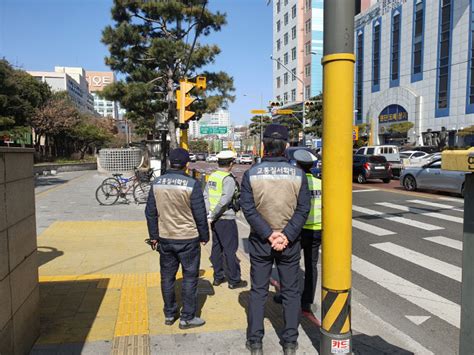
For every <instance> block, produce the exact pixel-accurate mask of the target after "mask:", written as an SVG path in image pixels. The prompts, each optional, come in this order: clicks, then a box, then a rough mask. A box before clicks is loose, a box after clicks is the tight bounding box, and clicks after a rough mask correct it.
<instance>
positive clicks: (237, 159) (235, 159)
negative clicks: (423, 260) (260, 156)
mask: <svg viewBox="0 0 474 355" xmlns="http://www.w3.org/2000/svg"><path fill="white" fill-rule="evenodd" d="M234 164H240V154H237V155H236V156H235V158H234Z"/></svg>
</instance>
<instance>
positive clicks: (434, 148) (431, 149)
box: [400, 145, 439, 154]
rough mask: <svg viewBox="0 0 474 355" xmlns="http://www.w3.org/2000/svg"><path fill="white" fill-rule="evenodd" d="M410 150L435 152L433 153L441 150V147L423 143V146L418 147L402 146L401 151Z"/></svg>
mask: <svg viewBox="0 0 474 355" xmlns="http://www.w3.org/2000/svg"><path fill="white" fill-rule="evenodd" d="M408 150H416V151H419V152H425V153H428V154H433V153H437V152H439V148H438V147H437V146H435V145H423V146H418V147H414V146H406V147H402V148H400V152H405V151H408Z"/></svg>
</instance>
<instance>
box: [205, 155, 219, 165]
mask: <svg viewBox="0 0 474 355" xmlns="http://www.w3.org/2000/svg"><path fill="white" fill-rule="evenodd" d="M206 161H207V162H208V163H217V155H216V154H209V156H208V157H207V158H206Z"/></svg>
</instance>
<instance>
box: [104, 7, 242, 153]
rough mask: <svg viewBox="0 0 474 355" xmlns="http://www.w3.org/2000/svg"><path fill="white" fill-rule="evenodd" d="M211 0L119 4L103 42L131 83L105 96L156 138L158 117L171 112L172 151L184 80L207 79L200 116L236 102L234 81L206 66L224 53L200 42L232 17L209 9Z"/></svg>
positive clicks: (125, 82)
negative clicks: (178, 94) (179, 90)
mask: <svg viewBox="0 0 474 355" xmlns="http://www.w3.org/2000/svg"><path fill="white" fill-rule="evenodd" d="M206 4H207V0H168V1H143V0H114V6H113V8H112V19H113V21H114V24H113V25H112V26H107V27H106V28H105V29H104V31H103V35H102V42H103V43H104V44H106V45H107V46H108V48H109V52H110V55H109V56H108V57H107V58H106V59H105V61H106V64H107V65H109V66H110V67H111V68H112V70H114V71H116V72H118V73H120V74H123V75H124V77H125V79H124V80H121V81H119V82H117V83H114V84H112V85H109V86H108V87H106V88H105V90H104V91H103V95H104V96H105V97H106V98H108V99H111V100H117V101H119V102H120V103H121V105H122V107H124V108H125V109H126V110H127V111H128V118H129V119H131V120H132V121H133V122H134V123H135V124H136V126H137V129H139V130H140V131H142V132H143V133H148V134H152V135H156V122H155V121H156V119H155V117H156V115H157V113H159V112H165V113H166V117H167V124H168V129H169V132H170V137H171V142H170V143H171V147H172V148H174V147H176V146H177V139H176V135H175V132H176V128H177V118H176V117H177V115H176V102H175V96H176V95H175V90H176V89H177V87H178V83H179V79H180V78H184V77H188V78H193V77H195V76H197V75H204V76H206V78H207V90H206V92H205V96H204V95H203V93H197V94H198V95H200V96H201V100H200V101H198V102H196V104H195V105H194V106H193V109H194V110H195V111H196V113H197V115H198V116H199V115H201V114H203V113H205V112H213V111H215V110H217V109H218V108H220V107H225V106H226V104H227V103H228V102H229V101H233V100H234V96H232V92H233V91H234V87H233V79H232V77H230V76H229V75H227V74H226V73H225V72H222V71H219V72H208V71H203V70H202V68H204V67H206V66H207V65H209V64H212V63H214V60H215V58H216V56H217V55H218V54H219V53H220V49H219V47H218V46H216V45H209V44H202V43H200V42H199V38H202V37H206V36H209V35H210V34H211V33H212V32H213V31H220V30H221V28H222V26H224V25H225V24H226V16H225V14H223V13H220V12H218V11H217V12H215V13H213V12H211V11H209V10H208V9H206Z"/></svg>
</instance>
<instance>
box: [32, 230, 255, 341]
mask: <svg viewBox="0 0 474 355" xmlns="http://www.w3.org/2000/svg"><path fill="white" fill-rule="evenodd" d="M146 234H147V229H146V223H145V222H135V221H130V222H127V221H98V222H55V223H54V224H53V225H51V226H50V227H49V228H48V229H47V230H46V231H45V232H44V233H43V234H42V235H41V236H40V237H39V238H38V245H40V246H44V247H49V248H54V250H56V252H55V253H54V258H53V257H52V256H53V255H51V257H48V255H44V254H43V255H42V256H40V264H41V266H40V270H39V271H40V276H39V279H40V295H41V300H40V309H41V336H40V339H39V343H41V344H47V343H64V342H84V341H96V340H109V341H113V340H114V339H117V337H123V336H139V335H148V334H175V333H176V334H183V333H184V332H183V331H182V330H180V329H179V328H178V322H176V323H175V324H174V325H173V326H171V327H169V326H165V325H164V315H163V300H162V296H161V291H160V281H161V278H160V273H159V256H158V254H157V253H156V252H154V251H151V250H150V248H149V246H147V245H146V244H145V243H144V242H143V239H144V238H145V237H146ZM210 249H211V243H209V244H207V245H206V246H205V247H203V248H202V253H201V270H200V280H199V286H198V299H199V301H198V303H199V312H198V314H200V315H201V316H202V317H203V318H204V319H205V320H206V322H207V323H206V325H205V326H204V327H201V328H197V329H191V330H187V331H185V333H200V332H213V331H224V330H236V329H245V328H246V324H247V322H246V313H245V307H246V302H247V301H246V299H247V294H248V290H242V289H240V290H230V289H228V287H227V284H223V285H222V286H219V287H213V286H212V279H213V271H212V267H211V264H210V261H209V255H210ZM44 250H48V249H46V248H45V249H44ZM41 258H44V259H41ZM239 258H240V259H241V261H242V262H241V267H242V274H243V277H244V278H245V279H247V280H248V274H249V265H248V260H247V259H246V257H245V256H243V255H242V254H241V253H240V252H239ZM176 278H177V299H178V304H179V303H180V302H181V301H180V298H181V297H180V291H181V282H182V273H181V271H179V272H178V274H177V277H176Z"/></svg>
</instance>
